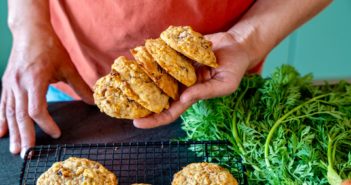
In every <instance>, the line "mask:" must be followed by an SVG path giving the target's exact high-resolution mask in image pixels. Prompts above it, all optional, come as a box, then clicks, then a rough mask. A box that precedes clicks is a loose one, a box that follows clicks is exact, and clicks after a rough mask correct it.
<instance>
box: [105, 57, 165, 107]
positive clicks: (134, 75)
mask: <svg viewBox="0 0 351 185" xmlns="http://www.w3.org/2000/svg"><path fill="white" fill-rule="evenodd" d="M111 75H115V76H117V77H118V78H119V79H120V80H121V83H120V85H122V86H120V90H121V91H122V92H123V94H124V95H126V96H127V97H128V98H130V99H132V100H134V101H136V102H137V103H139V104H140V105H141V106H143V107H145V108H146V109H148V110H150V111H152V112H156V113H160V112H162V110H163V109H168V107H169V102H168V100H169V96H167V95H166V94H164V93H163V92H162V91H161V90H160V89H159V88H158V87H157V86H156V84H155V83H154V82H153V81H152V80H151V79H150V78H149V77H148V76H147V74H146V73H145V72H144V71H143V70H142V69H141V67H139V65H138V63H136V61H133V60H128V59H127V58H126V57H124V56H121V57H118V58H117V59H116V60H115V62H114V63H113V65H112V69H111Z"/></svg>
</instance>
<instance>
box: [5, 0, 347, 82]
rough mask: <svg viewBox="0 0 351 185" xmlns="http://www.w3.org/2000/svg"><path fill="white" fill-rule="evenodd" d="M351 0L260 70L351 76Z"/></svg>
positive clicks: (339, 2)
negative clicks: (287, 68) (284, 68)
mask: <svg viewBox="0 0 351 185" xmlns="http://www.w3.org/2000/svg"><path fill="white" fill-rule="evenodd" d="M6 19H7V0H0V75H2V74H3V71H4V69H5V67H6V63H7V60H8V57H9V53H10V49H11V41H12V39H11V34H10V32H9V30H8V27H7V21H6ZM350 55H351V1H350V0H335V1H334V2H333V4H332V5H330V6H329V7H328V8H327V9H326V10H325V11H324V12H322V13H321V14H319V15H318V16H317V17H315V18H314V19H313V20H312V21H310V22H309V23H307V24H306V25H304V26H302V27H301V28H300V29H298V30H297V31H295V32H294V33H292V34H291V35H290V36H289V37H288V38H286V39H285V40H284V41H283V42H282V43H281V44H280V45H278V46H277V47H276V48H275V49H274V50H273V51H272V52H271V54H270V55H269V56H268V58H267V61H266V63H265V66H264V70H263V74H264V75H267V74H269V73H270V72H271V71H272V70H273V69H274V68H275V67H276V66H280V65H281V64H291V65H293V66H295V67H297V68H298V70H299V71H300V72H301V73H302V74H305V73H309V72H313V74H314V75H315V77H316V78H317V79H345V78H347V79H351V71H350V70H351V60H350Z"/></svg>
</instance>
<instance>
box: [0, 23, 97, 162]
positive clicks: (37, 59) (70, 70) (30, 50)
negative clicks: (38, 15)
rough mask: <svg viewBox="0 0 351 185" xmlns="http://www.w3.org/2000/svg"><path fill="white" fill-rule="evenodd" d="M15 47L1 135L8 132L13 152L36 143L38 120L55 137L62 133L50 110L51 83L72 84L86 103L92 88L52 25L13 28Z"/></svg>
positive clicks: (0, 110)
mask: <svg viewBox="0 0 351 185" xmlns="http://www.w3.org/2000/svg"><path fill="white" fill-rule="evenodd" d="M13 39H14V40H13V47H12V51H11V56H10V59H9V63H8V66H7V68H6V71H5V73H4V76H3V78H2V94H1V103H0V137H3V136H5V135H6V133H7V132H9V136H10V151H11V153H13V154H18V153H19V152H21V156H22V157H23V155H24V153H25V151H26V150H27V149H28V148H29V147H32V146H34V145H35V129H34V123H33V121H35V122H36V123H37V124H38V126H39V127H40V128H41V129H42V130H43V131H44V132H45V133H47V134H48V135H50V136H51V137H53V138H58V137H60V135H61V131H60V129H59V127H58V126H57V125H56V123H55V121H54V120H53V119H52V117H51V116H50V115H49V112H48V110H47V102H46V98H45V96H46V92H47V89H48V86H49V84H50V83H54V82H57V81H64V82H66V83H68V84H70V85H71V86H72V87H73V88H74V89H75V90H76V92H77V93H78V94H79V95H80V96H81V97H82V98H83V100H85V101H86V102H87V103H93V99H92V91H91V89H90V88H89V87H88V85H87V84H86V83H85V82H84V81H83V80H82V78H81V77H80V75H79V74H78V72H77V70H76V68H75V66H74V64H73V63H72V62H71V60H70V57H69V56H68V53H67V52H66V50H65V49H64V48H63V46H62V45H61V43H60V41H59V40H58V38H57V36H56V35H55V33H54V32H53V30H52V29H50V28H35V29H31V30H23V31H21V30H20V31H16V32H14V31H13Z"/></svg>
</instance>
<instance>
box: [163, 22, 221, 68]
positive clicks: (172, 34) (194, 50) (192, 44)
mask: <svg viewBox="0 0 351 185" xmlns="http://www.w3.org/2000/svg"><path fill="white" fill-rule="evenodd" d="M160 37H161V39H162V40H163V41H165V42H166V43H167V44H168V45H169V46H170V47H171V48H173V49H175V50H176V51H178V52H179V53H182V54H183V55H185V56H187V57H189V58H190V59H192V60H194V61H196V62H199V63H201V64H204V65H207V66H210V67H214V68H215V67H218V64H217V62H216V56H215V54H214V53H213V51H212V43H211V42H210V41H208V40H206V39H205V38H204V37H203V36H202V35H201V34H200V33H198V32H195V31H194V30H193V29H192V28H191V27H190V26H170V27H168V29H167V30H165V31H163V32H162V33H161V36H160Z"/></svg>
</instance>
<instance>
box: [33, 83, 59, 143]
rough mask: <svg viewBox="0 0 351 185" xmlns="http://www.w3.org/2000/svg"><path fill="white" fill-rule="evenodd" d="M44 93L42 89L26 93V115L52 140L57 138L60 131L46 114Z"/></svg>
mask: <svg viewBox="0 0 351 185" xmlns="http://www.w3.org/2000/svg"><path fill="white" fill-rule="evenodd" d="M45 92H46V91H45V90H42V89H41V90H37V91H34V90H32V89H30V90H29V91H28V113H29V116H30V117H31V118H32V119H33V120H34V121H35V122H36V123H37V124H38V126H39V127H40V128H41V129H42V130H43V131H44V132H45V133H46V134H48V135H50V136H51V137H53V138H59V137H60V136H61V130H60V128H59V127H58V126H57V124H56V123H55V121H54V120H53V119H52V117H51V116H50V114H49V112H48V109H47V102H46V99H45Z"/></svg>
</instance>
